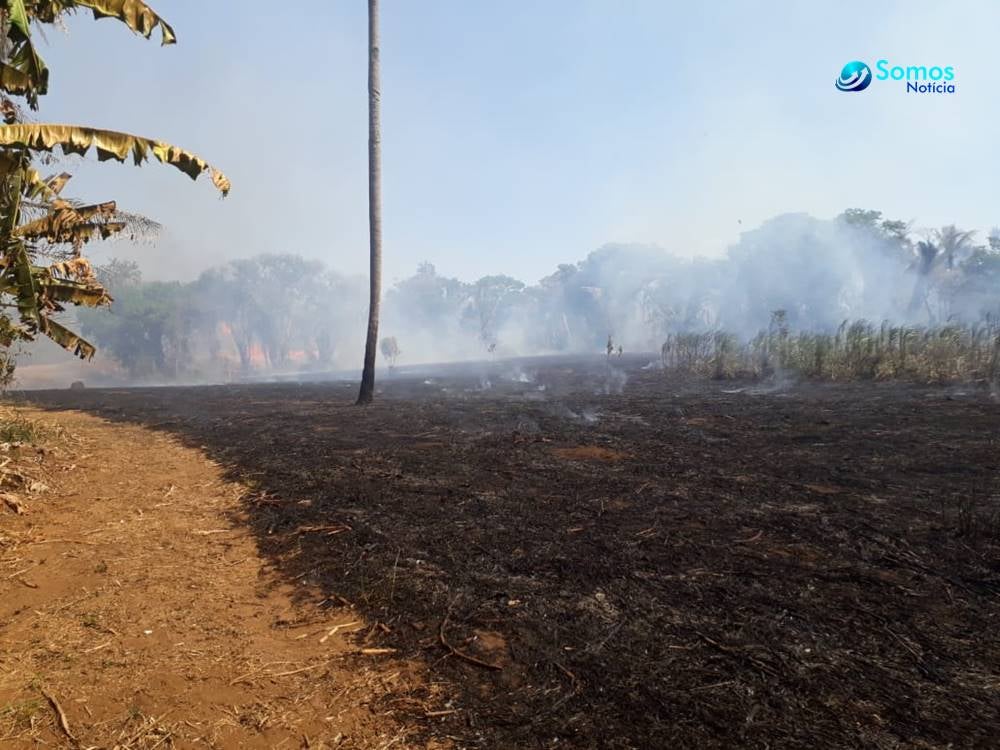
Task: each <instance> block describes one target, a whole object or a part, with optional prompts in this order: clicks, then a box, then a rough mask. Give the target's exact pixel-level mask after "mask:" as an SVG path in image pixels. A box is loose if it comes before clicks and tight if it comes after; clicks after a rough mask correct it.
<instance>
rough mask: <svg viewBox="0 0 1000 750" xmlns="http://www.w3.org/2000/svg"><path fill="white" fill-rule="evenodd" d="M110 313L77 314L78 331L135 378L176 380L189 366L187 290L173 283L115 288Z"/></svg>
mask: <svg viewBox="0 0 1000 750" xmlns="http://www.w3.org/2000/svg"><path fill="white" fill-rule="evenodd" d="M116 295H117V296H116V298H115V305H114V307H113V308H110V309H87V308H84V309H82V310H80V311H79V314H78V317H79V321H80V329H81V331H82V332H83V333H84V335H86V336H88V337H90V338H91V339H93V340H94V341H95V342H96V343H97V344H98V345H99V346H100V347H102V348H103V349H105V350H106V351H107V352H108V354H110V355H111V356H112V357H113V358H114V359H115V360H117V361H118V362H119V363H120V364H121V365H122V366H123V367H124V368H125V369H126V371H127V372H128V373H129V375H130V376H132V377H135V378H147V377H152V376H162V377H169V378H176V377H177V376H179V375H181V374H182V373H183V372H184V371H185V370H186V369H187V368H188V366H189V364H190V355H191V341H192V334H193V331H194V328H195V325H196V319H195V315H194V312H193V307H192V305H191V304H190V303H191V299H190V295H189V287H188V286H187V285H184V284H181V283H179V282H176V281H175V282H147V283H141V284H136V285H125V286H119V287H118V288H117V289H116Z"/></svg>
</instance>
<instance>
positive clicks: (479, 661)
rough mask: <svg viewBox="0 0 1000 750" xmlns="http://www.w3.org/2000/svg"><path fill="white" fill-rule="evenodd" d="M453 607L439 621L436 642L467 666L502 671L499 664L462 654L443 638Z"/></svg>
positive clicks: (450, 605)
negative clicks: (465, 662)
mask: <svg viewBox="0 0 1000 750" xmlns="http://www.w3.org/2000/svg"><path fill="white" fill-rule="evenodd" d="M453 605H454V602H452V603H451V604H449V605H448V611H447V612H445V613H444V619H443V620H441V627H439V628H438V640H440V641H441V645H442V646H444V647H445V649H446V650H447V651H448V652H449V653H451V654H453V655H454V656H457V657H458V658H459V659H463V660H465V661H467V662H469V664H475V665H476V666H477V667H483V668H484V669H492V670H494V671H497V672H500V671H502V670H503V667H502V666H500V665H499V664H491V663H490V662H488V661H483V660H482V659H477V658H476V657H475V656H471V655H470V654H466V653H463V652H462V651H459V650H458V649H457V648H455V647H454V646H452V645H451V644H450V643H448V639H447V638H445V637H444V631H445V628H446V627H447V625H448V618H449V617H450V616H451V608H452V606H453Z"/></svg>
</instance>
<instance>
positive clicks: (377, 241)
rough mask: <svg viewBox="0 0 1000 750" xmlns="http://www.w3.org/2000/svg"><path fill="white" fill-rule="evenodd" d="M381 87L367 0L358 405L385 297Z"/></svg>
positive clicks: (368, 379)
mask: <svg viewBox="0 0 1000 750" xmlns="http://www.w3.org/2000/svg"><path fill="white" fill-rule="evenodd" d="M381 100H382V92H381V90H380V88H379V34H378V0H368V224H369V236H370V256H371V257H370V261H371V269H370V271H369V274H370V275H369V286H370V298H369V301H368V338H367V339H366V341H365V366H364V370H363V371H362V373H361V391H360V392H359V393H358V404H370V403H371V402H372V399H373V398H374V396H375V354H376V351H377V347H378V318H379V304H380V300H381V297H382V137H381V133H380V131H381V113H380V109H381Z"/></svg>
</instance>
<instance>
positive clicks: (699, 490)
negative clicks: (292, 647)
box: [28, 357, 1000, 748]
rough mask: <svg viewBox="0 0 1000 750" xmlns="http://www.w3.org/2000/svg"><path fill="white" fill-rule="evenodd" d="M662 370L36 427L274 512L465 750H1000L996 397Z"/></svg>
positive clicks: (136, 406) (406, 378)
mask: <svg viewBox="0 0 1000 750" xmlns="http://www.w3.org/2000/svg"><path fill="white" fill-rule="evenodd" d="M646 361H647V360H645V359H641V358H625V359H623V360H618V359H614V360H613V361H612V364H611V365H610V367H609V366H608V365H607V364H606V363H605V361H604V358H603V357H602V358H595V359H563V360H560V359H552V360H537V361H524V362H519V363H492V364H483V365H477V366H473V367H469V368H466V369H464V370H463V369H461V368H452V369H450V370H448V371H441V372H438V373H435V372H432V371H426V372H421V373H416V374H415V373H409V374H399V375H397V376H396V377H394V378H388V379H387V378H386V377H385V376H384V375H382V379H381V386H380V387H381V393H380V394H379V398H378V401H377V403H376V404H375V405H374V406H372V407H369V408H358V407H355V406H353V404H352V401H353V397H354V395H355V386H354V385H353V384H347V383H326V384H281V385H266V384H259V385H244V386H226V387H199V388H159V389H135V390H87V391H82V392H69V391H58V392H55V391H50V392H35V393H31V394H28V398H30V400H31V401H33V402H34V403H36V404H39V405H43V406H46V407H51V408H59V409H64V408H72V409H81V410H84V411H87V412H91V413H94V414H97V415H99V416H101V417H104V418H106V419H110V420H117V421H124V422H134V423H138V424H142V425H145V426H149V427H153V428H155V429H157V430H162V431H165V432H167V433H170V434H172V435H174V436H177V437H179V438H181V439H182V440H183V441H184V442H185V443H186V444H187V445H189V446H192V447H196V448H198V449H200V450H201V451H203V452H204V453H206V454H207V455H208V456H209V457H210V458H212V459H213V460H215V461H216V462H218V463H219V464H220V465H222V466H223V467H224V469H225V471H226V472H227V474H228V476H229V478H230V479H232V480H233V481H239V482H241V483H243V484H245V485H249V486H250V487H252V488H253V491H252V492H251V493H250V494H248V495H246V496H245V497H244V499H243V506H242V508H241V511H240V513H239V514H238V520H239V522H240V523H245V524H247V525H248V526H249V528H250V529H251V530H252V532H253V534H254V535H255V537H256V541H257V544H258V547H259V549H260V551H261V553H262V554H263V555H264V556H265V557H266V558H267V559H268V560H269V561H270V562H271V563H272V564H273V567H274V570H275V571H276V572H277V573H279V574H280V575H281V576H282V577H284V578H285V579H287V581H289V582H293V583H296V585H300V587H301V590H302V591H303V592H309V593H308V594H307V593H303V594H302V596H303V597H313V598H315V597H317V596H319V597H325V598H327V599H329V600H330V601H345V600H346V601H348V602H350V603H351V604H353V605H354V606H357V607H359V608H361V609H362V610H363V611H364V613H365V615H366V616H367V617H368V618H369V619H370V620H371V621H378V622H380V623H382V624H383V625H384V627H383V628H380V629H379V630H378V632H379V633H380V635H379V636H378V638H377V642H376V643H374V644H373V645H374V646H377V647H384V648H392V649H398V650H399V655H400V656H401V657H404V658H407V659H416V660H420V661H422V662H424V663H425V664H426V665H427V666H428V667H429V674H430V676H431V679H433V680H434V681H436V682H438V683H443V684H444V686H445V687H446V689H447V690H449V691H451V694H452V695H453V700H452V702H451V704H450V705H449V707H448V708H447V709H446V710H444V711H442V712H436V713H439V715H433V716H426V715H424V714H421V715H420V716H413V717H410V718H411V719H412V721H415V722H422V723H423V724H424V725H425V731H426V734H427V735H428V736H431V735H434V736H436V737H437V738H438V739H442V738H447V737H451V738H452V741H453V742H454V743H455V746H456V747H486V748H540V747H544V748H550V747H551V748H555V747H579V748H592V747H593V748H598V747H600V748H659V747H663V748H666V747H691V748H712V747H719V748H732V747H752V748H788V747H810V748H818V747H822V748H827V747H857V748H902V747H907V748H910V747H916V748H946V747H953V748H965V747H970V748H971V747H990V746H996V744H997V743H998V741H1000V740H998V737H1000V478H998V476H997V466H998V465H1000V440H998V426H1000V404H998V403H996V402H995V401H994V400H992V399H991V397H990V395H989V391H988V390H987V389H981V388H977V387H974V386H968V387H957V386H949V387H923V386H910V385H900V384H853V385H813V384H789V383H782V384H773V383H737V384H734V383H713V382H695V381H690V380H683V379H679V378H678V377H676V376H671V375H668V374H665V373H663V372H661V371H657V370H653V369H643V368H642V365H644V364H645V363H646ZM317 592H319V593H317ZM370 645H371V644H370ZM384 708H385V710H386V711H387V712H392V713H393V714H395V715H396V716H397V717H400V718H402V719H404V720H405V719H406V718H407V712H408V711H409V710H410V708H409V707H408V704H407V702H406V701H401V700H398V696H397V697H396V698H394V699H392V700H387V702H386V705H385V707H384Z"/></svg>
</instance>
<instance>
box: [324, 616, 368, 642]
mask: <svg viewBox="0 0 1000 750" xmlns="http://www.w3.org/2000/svg"><path fill="white" fill-rule="evenodd" d="M360 624H361V621H360V620H354V621H353V622H344V623H341V624H340V625H334V626H333V627H332V628H330V631H329V632H328V633H327V634H326V635H324V636H323V637H322V638H320V639H319V642H320V643H326V641H327V639H328V638H329V637H330V636H331V635H334V634H335V633H336V632H337V631H338V630H340V629H341V628H349V627H352V626H354V625H360Z"/></svg>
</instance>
